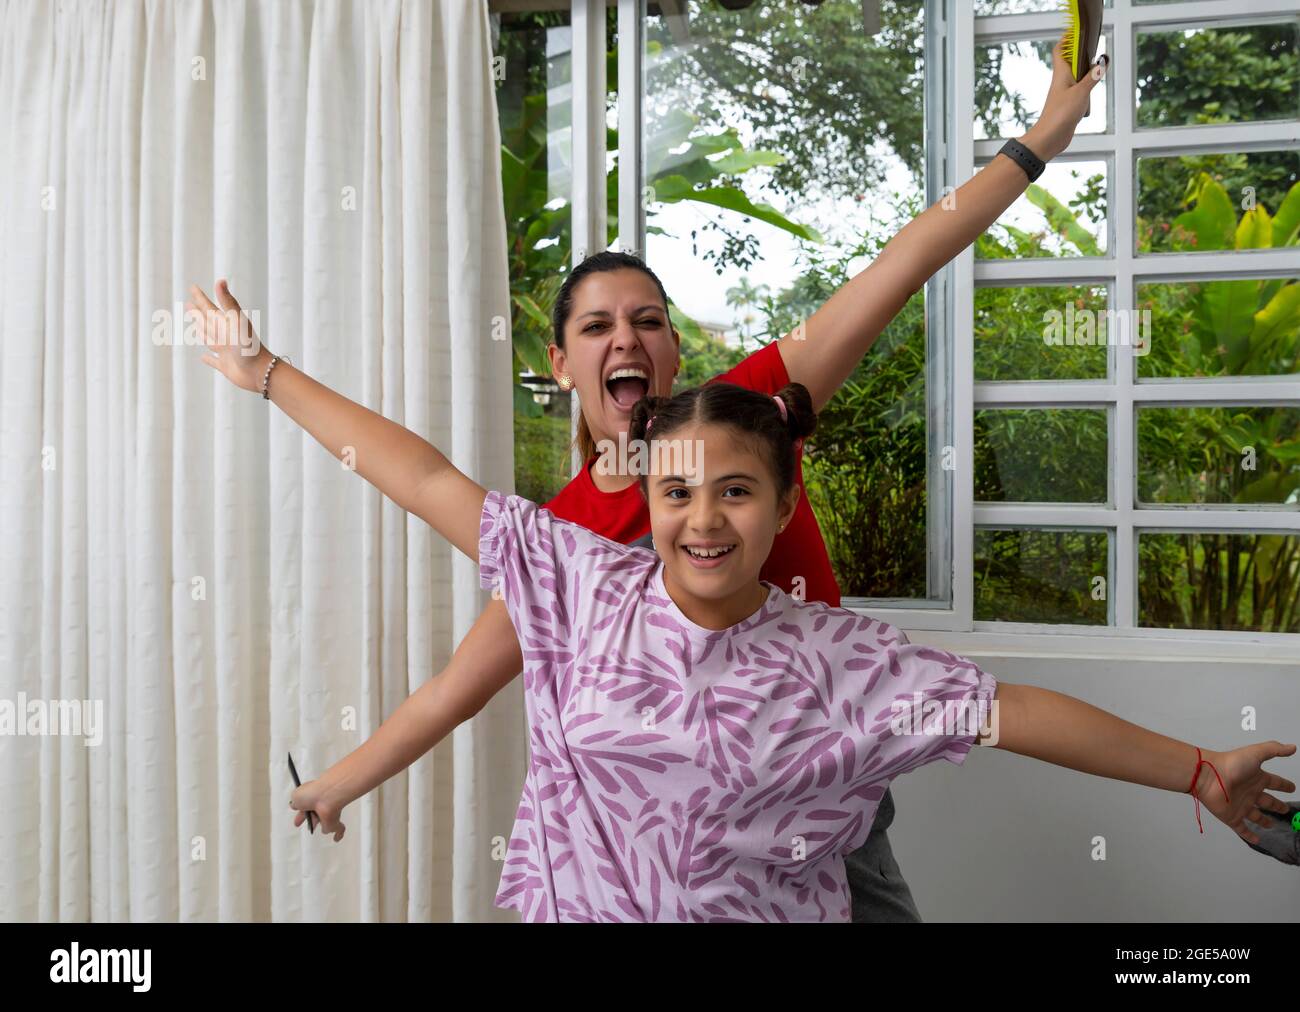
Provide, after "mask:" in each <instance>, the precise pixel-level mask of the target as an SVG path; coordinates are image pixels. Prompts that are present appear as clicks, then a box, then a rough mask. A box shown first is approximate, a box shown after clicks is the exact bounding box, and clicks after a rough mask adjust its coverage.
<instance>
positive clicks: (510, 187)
mask: <svg viewBox="0 0 1300 1012" xmlns="http://www.w3.org/2000/svg"><path fill="white" fill-rule="evenodd" d="M500 19H501V22H500V27H501V31H500V35H499V37H498V39H497V46H496V49H495V55H496V56H499V57H501V58H502V61H503V65H502V75H501V77H500V80H499V82H498V84H497V116H498V122H499V124H500V129H501V176H502V190H503V195H504V198H505V213H506V230H507V232H508V234H509V235H510V236H511V237H512V241H511V242H510V244H509V255H510V296H511V313H512V319H511V337H512V341H513V343H514V350H515V361H514V365H515V384H514V386H515V418H514V428H515V489H516V491H517V492H518V493H519V494H520V495H522V496H525V497H527V498H529V499H532V500H533V501H534V502H546V501H547V500H548V499H550V498H551V497H552V496H554V495H555V493H556V492H558V491H559V490H560V489H561V488H563V487H564V485H565V484H567V483H568V480H569V470H570V461H569V454H568V447H569V424H570V423H569V411H570V396H569V394H566V393H563V392H561V391H560V389H559V387H557V386H556V385H555V383H554V382H552V380H551V377H550V366H549V363H548V362H547V358H546V345H547V342H549V341H550V340H551V336H552V335H551V327H550V324H549V322H548V321H549V319H550V314H551V309H552V307H553V305H554V302H555V296H556V293H557V292H558V291H559V287H560V283H561V282H562V281H563V280H564V275H565V274H566V273H567V272H568V270H569V265H570V260H571V256H572V253H571V249H572V235H573V232H572V217H571V204H572V196H573V193H572V179H573V175H572V129H571V127H572V106H571V103H570V99H569V94H570V87H569V86H570V81H571V76H570V71H571V52H570V50H571V44H572V38H571V32H570V29H569V12H568V11H567V10H566V11H547V12H526V13H502V14H501V15H500Z"/></svg>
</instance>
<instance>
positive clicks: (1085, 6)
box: [1061, 0, 1102, 115]
mask: <svg viewBox="0 0 1300 1012" xmlns="http://www.w3.org/2000/svg"><path fill="white" fill-rule="evenodd" d="M1062 6H1063V7H1064V9H1065V12H1066V14H1067V15H1069V18H1070V24H1069V26H1068V27H1067V28H1066V30H1065V38H1064V39H1063V40H1062V46H1061V50H1062V52H1063V53H1064V54H1065V60H1066V62H1067V63H1068V64H1069V65H1070V72H1071V73H1073V74H1074V79H1075V80H1076V81H1082V80H1083V75H1084V74H1086V73H1088V71H1089V70H1091V69H1092V61H1093V60H1094V59H1096V58H1097V46H1098V44H1099V43H1100V41H1101V8H1102V0H1063V3H1062ZM1091 113H1092V103H1091V102H1089V103H1088V114H1089V115H1091Z"/></svg>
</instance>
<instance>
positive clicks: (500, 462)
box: [0, 0, 527, 921]
mask: <svg viewBox="0 0 1300 1012" xmlns="http://www.w3.org/2000/svg"><path fill="white" fill-rule="evenodd" d="M490 58H491V47H490V38H489V25H488V16H487V10H486V5H485V4H484V3H483V2H482V0H440V2H430V0H372V2H366V3H359V2H355V0H59V2H57V3H49V4H45V3H39V4H38V3H31V2H27V0H0V292H3V299H0V421H2V422H3V425H2V426H0V473H2V474H3V481H2V483H0V574H2V575H0V702H2V701H4V700H9V701H12V703H14V704H15V705H16V704H17V702H18V700H19V699H20V693H21V694H24V696H25V698H26V699H27V700H29V701H30V700H41V701H55V700H74V699H75V700H89V701H90V704H91V706H90V710H89V712H90V713H94V712H95V709H94V707H95V703H96V701H100V705H101V706H102V716H103V729H102V742H101V743H99V744H97V745H93V746H90V747H88V746H87V743H86V739H85V738H84V737H82V738H77V737H74V736H70V735H52V734H46V735H40V736H35V735H17V734H12V735H0V813H2V814H0V919H4V920H42V921H49V920H96V921H112V920H145V921H166V920H354V919H355V920H368V921H381V920H382V921H401V920H429V919H452V918H454V919H462V920H471V919H473V920H489V919H501V920H510V919H514V915H513V914H507V913H504V912H502V911H497V910H495V909H494V908H493V907H492V905H491V900H492V896H493V895H494V893H495V890H496V886H497V881H498V879H499V877H500V865H499V863H498V862H497V861H495V860H493V856H494V855H493V846H492V843H493V840H494V839H500V838H508V836H509V833H510V829H511V826H512V823H513V818H514V812H515V808H516V806H517V803H518V798H519V789H520V784H521V782H522V774H523V769H524V764H525V762H526V756H527V751H526V742H525V737H524V733H523V730H524V718H523V708H522V696H521V693H520V687H519V685H518V683H517V682H516V683H514V684H512V685H511V686H509V687H508V688H507V689H506V690H504V691H503V692H502V693H500V694H499V695H498V696H497V698H496V699H494V700H493V701H492V702H491V703H490V704H489V706H488V707H487V708H486V709H485V710H484V712H483V713H482V714H480V715H479V716H478V717H477V718H475V720H473V721H471V722H469V723H467V724H466V725H463V726H462V727H460V728H458V729H457V730H456V731H455V732H454V733H453V735H451V736H450V737H449V739H448V740H446V741H444V742H442V743H441V744H440V745H439V746H438V747H437V748H435V749H434V750H433V751H432V752H430V753H429V754H428V755H426V756H425V757H423V758H422V759H421V760H420V761H418V762H417V763H415V764H414V765H413V766H412V767H411V769H410V770H409V771H407V773H405V774H402V775H399V776H397V777H394V778H393V779H391V780H390V781H389V782H387V783H386V784H384V785H383V786H382V787H381V788H379V789H378V790H376V791H374V792H372V793H371V794H370V795H368V796H367V797H365V798H363V799H361V800H360V801H358V802H356V803H355V804H354V805H352V806H350V807H349V809H348V810H347V811H346V812H345V814H344V821H345V822H346V823H347V824H348V834H347V836H346V837H345V838H344V840H343V842H342V843H339V844H335V843H333V842H332V841H327V840H324V839H322V838H321V837H320V835H319V834H317V835H316V836H310V835H308V834H306V833H304V832H302V831H300V830H295V829H294V828H293V826H292V820H291V817H290V813H289V810H288V807H287V804H288V797H289V793H290V791H291V789H292V784H291V781H290V779H289V774H288V770H287V767H286V763H285V754H286V752H289V751H292V752H293V755H294V759H295V762H296V763H297V765H298V767H299V770H300V772H301V773H302V775H303V776H304V777H308V778H310V777H313V776H316V775H318V774H319V773H321V772H323V771H324V770H325V769H326V768H327V767H328V766H330V765H331V764H333V763H334V762H336V761H337V760H338V759H340V758H342V756H344V755H345V754H346V753H347V752H349V751H351V750H352V749H354V748H356V747H357V746H358V745H360V744H361V743H362V742H363V741H364V740H365V738H366V737H368V736H369V735H370V734H371V733H373V731H374V730H375V729H376V728H377V727H378V726H379V724H380V723H381V722H382V721H383V719H384V717H385V716H386V715H388V714H390V713H391V712H392V711H393V709H394V708H396V707H397V706H398V705H399V704H400V703H401V702H402V700H403V699H405V698H406V696H407V695H409V694H410V693H411V692H413V691H415V690H416V689H418V688H419V687H420V686H421V685H422V684H423V683H424V682H426V681H427V680H428V679H429V678H430V677H432V676H433V675H434V674H436V673H437V672H438V671H439V670H440V669H441V668H442V666H443V665H445V663H446V662H447V660H448V659H449V658H450V656H451V654H452V652H453V650H454V647H455V644H456V643H457V642H459V640H460V639H461V637H463V636H464V634H465V633H466V632H467V631H468V629H469V627H470V625H471V624H472V623H473V621H474V619H475V618H477V616H478V614H479V613H480V611H481V609H482V607H483V605H484V603H485V601H486V595H485V593H484V592H482V591H481V590H480V589H479V588H478V585H477V584H478V580H477V570H476V567H475V566H474V564H473V563H471V562H470V561H469V560H468V559H465V558H463V557H461V556H460V555H459V554H458V553H456V552H455V551H454V550H452V549H450V548H449V547H448V546H447V545H446V544H445V543H443V542H442V541H441V539H440V538H438V537H437V535H436V534H434V532H432V531H431V530H430V529H429V528H428V527H427V525H425V524H424V523H423V522H422V521H420V520H418V519H416V518H414V517H411V516H409V515H407V514H406V513H404V512H403V511H402V510H401V509H400V508H398V507H397V506H396V505H394V504H393V503H392V502H390V501H389V500H387V499H385V498H384V497H383V496H382V495H381V494H380V493H379V492H378V491H377V490H375V489H373V488H372V487H371V486H369V485H368V484H366V483H365V482H364V481H363V480H362V479H360V478H359V477H358V476H357V475H356V474H354V473H351V472H349V471H348V470H347V469H346V467H345V466H341V464H340V462H339V461H338V460H337V459H335V458H334V457H333V456H332V455H331V454H330V453H329V452H328V451H326V450H325V449H324V448H323V447H321V446H319V445H318V444H317V443H316V442H315V441H314V440H313V439H312V438H311V437H310V436H308V435H307V434H306V433H304V432H303V431H302V430H301V429H299V428H298V427H297V426H296V425H295V423H293V422H292V421H291V420H290V419H289V418H288V417H287V416H285V415H283V414H282V413H280V412H279V411H278V409H276V408H274V406H273V405H269V404H267V403H266V402H264V401H263V400H261V398H260V397H257V396H256V395H253V394H250V393H248V392H246V391H241V390H237V389H235V388H234V387H233V385H231V384H230V383H229V382H227V381H226V380H225V379H224V378H222V377H221V376H219V375H218V374H216V373H215V372H214V371H212V370H210V369H208V368H207V367H206V366H204V365H203V364H202V363H201V362H200V361H199V358H200V355H201V351H200V349H199V348H198V347H196V346H195V341H196V340H197V338H196V337H195V335H194V334H193V332H191V331H189V330H188V328H187V325H186V321H185V320H184V319H183V305H184V302H185V300H186V298H187V292H186V290H187V287H188V284H189V283H190V282H191V281H198V282H199V283H200V284H202V285H203V286H204V288H205V289H206V290H207V291H208V292H209V293H210V294H211V293H212V289H213V282H214V279H216V278H219V277H227V278H229V281H230V286H231V289H232V291H233V292H234V293H235V295H236V297H237V298H238V299H239V300H240V302H241V303H242V305H243V306H244V308H245V310H247V311H248V312H249V313H250V315H253V316H254V318H255V323H256V325H257V328H258V332H259V334H260V335H261V336H262V337H263V338H264V339H265V340H266V343H267V344H268V346H269V347H270V348H271V349H272V350H273V351H275V352H276V353H278V354H282V355H285V354H287V355H288V356H290V358H291V359H292V360H293V362H294V364H295V365H297V366H298V367H299V368H301V369H303V370H304V371H305V372H307V373H308V374H309V375H311V376H313V377H314V378H316V379H317V380H319V381H320V382H322V383H324V384H326V385H327V386H330V387H332V388H333V389H335V390H337V391H339V392H340V393H342V394H344V395H345V396H347V397H349V398H352V399H353V400H356V401H359V402H360V403H362V404H365V405H366V406H367V407H370V408H372V409H373V410H376V411H379V412H380V413H382V414H384V415H386V416H387V417H389V418H392V419H394V420H396V421H398V422H399V423H401V424H403V425H405V426H407V427H408V428H410V429H412V430H413V431H415V432H418V433H420V434H421V435H423V436H425V437H426V438H428V439H430V440H431V441H432V442H434V443H435V444H436V445H438V446H439V447H440V448H442V449H443V450H444V452H446V453H447V454H448V456H449V457H451V458H452V459H453V461H454V462H455V463H456V465H457V466H459V467H460V468H461V469H462V470H465V471H466V472H467V473H469V474H471V475H473V476H474V477H475V478H476V479H477V480H479V481H481V482H482V483H484V484H485V485H487V486H488V487H491V488H500V489H509V488H511V487H512V485H511V482H512V472H513V464H512V455H513V450H512V438H513V437H512V431H511V417H512V411H511V382H510V369H511V352H510V346H509V342H508V341H499V340H493V339H492V333H493V321H494V319H499V318H504V319H506V320H508V319H509V284H508V274H507V261H506V246H505V228H504V220H503V215H502V200H501V192H500V138H499V134H498V128H497V120H496V104H495V94H494V89H493V83H492V77H491V67H490ZM19 716H20V719H25V714H20V715H19Z"/></svg>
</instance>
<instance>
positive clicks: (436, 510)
mask: <svg viewBox="0 0 1300 1012" xmlns="http://www.w3.org/2000/svg"><path fill="white" fill-rule="evenodd" d="M216 295H217V299H218V301H219V302H220V303H221V305H220V308H218V307H217V306H216V305H214V304H213V303H212V301H211V300H210V299H209V298H208V296H207V294H206V293H205V292H204V291H203V289H201V288H200V287H199V286H198V285H191V286H190V297H191V299H192V301H191V302H188V303H186V309H187V310H188V311H191V312H199V313H201V315H202V317H203V322H204V327H203V334H204V342H205V344H206V345H207V347H208V351H207V353H206V354H205V355H204V356H203V362H204V363H205V364H207V365H209V366H211V367H212V368H214V369H216V370H217V371H218V372H219V373H221V374H222V375H223V376H225V377H226V378H227V379H228V380H230V381H231V382H232V383H234V384H235V385H236V386H237V387H240V388H241V389H243V390H250V391H253V392H255V393H258V394H260V393H261V392H262V381H263V379H264V377H265V376H266V370H267V367H268V366H269V365H270V363H271V358H272V355H271V352H270V351H269V350H268V349H267V348H266V346H265V345H263V344H262V343H261V341H260V339H259V338H258V337H257V334H256V333H255V332H254V331H253V328H252V324H251V322H250V321H249V319H248V317H247V315H246V314H245V313H244V312H243V310H242V309H241V308H240V306H239V303H238V302H236V301H235V297H234V296H233V295H231V294H230V289H229V288H228V287H227V286H226V283H225V282H224V281H218V282H217V286H216ZM268 387H269V394H270V399H271V401H273V402H274V403H275V405H276V407H278V408H280V410H282V411H283V412H284V413H285V414H286V415H288V416H289V417H290V418H292V419H293V420H294V421H295V422H297V423H298V424H299V425H301V426H302V427H303V428H304V429H305V430H306V431H307V432H309V433H310V434H311V436H312V438H314V439H315V440H316V442H318V443H320V444H321V446H323V447H325V449H327V450H329V452H330V453H332V454H334V456H335V457H338V458H339V459H340V460H342V461H344V462H346V463H347V464H348V465H349V466H350V467H351V468H352V469H353V470H355V471H356V472H357V473H358V474H359V475H361V477H363V478H365V479H366V481H368V482H370V484H372V485H374V486H375V488H377V489H379V491H380V492H382V493H383V494H384V495H386V496H387V497H388V498H389V499H391V500H392V501H393V502H395V503H397V505H398V506H401V507H402V509H404V510H406V511H408V512H410V513H412V514H414V515H415V516H418V517H419V518H420V519H421V520H423V521H424V522H425V523H427V524H428V525H429V526H430V527H432V528H433V529H434V530H436V531H437V532H438V533H439V534H441V535H442V536H443V537H444V538H446V539H447V540H448V541H450V542H451V543H452V544H453V545H455V546H456V547H457V548H459V549H460V550H461V551H462V552H464V553H465V554H466V555H468V556H469V557H470V558H471V559H473V560H474V561H476V562H477V561H478V536H479V520H480V518H481V515H482V512H483V499H484V497H485V496H486V495H487V491H486V490H485V489H484V488H483V487H482V486H481V485H479V484H478V483H477V482H476V481H474V480H473V479H471V478H469V477H468V476H466V475H465V474H463V473H462V472H461V471H459V470H458V469H457V468H456V467H455V466H453V465H452V463H451V461H449V460H448V459H447V458H446V457H445V456H443V454H442V453H441V451H439V450H438V448H437V447H436V446H434V445H433V444H432V443H430V442H429V441H428V440H427V439H423V438H421V437H420V436H417V435H416V434H415V433H414V432H411V431H410V430H409V429H404V428H402V426H400V425H398V424H397V423H396V422H393V421H390V420H389V419H387V418H385V417H384V416H383V415H381V414H378V413H376V412H374V411H371V410H370V409H369V408H366V407H363V406H362V405H360V404H357V403H356V402H355V401H351V400H348V398H346V397H344V396H343V395H342V394H339V393H336V392H335V391H333V390H331V389H330V388H329V387H327V386H325V385H324V384H321V383H317V382H316V381H315V380H314V379H312V378H311V377H310V376H308V375H307V374H306V373H304V372H302V371H300V370H298V369H295V368H294V367H293V366H292V365H290V364H289V363H288V362H285V361H283V360H281V361H280V362H279V363H278V364H277V365H276V367H275V368H274V369H273V370H272V372H271V378H270V382H269V384H268Z"/></svg>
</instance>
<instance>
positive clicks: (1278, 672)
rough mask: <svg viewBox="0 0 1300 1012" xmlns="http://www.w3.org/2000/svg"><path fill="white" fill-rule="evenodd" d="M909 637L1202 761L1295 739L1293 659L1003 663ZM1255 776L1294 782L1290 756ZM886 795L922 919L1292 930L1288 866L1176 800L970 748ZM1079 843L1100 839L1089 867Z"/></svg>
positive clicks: (1297, 766) (1298, 777)
mask: <svg viewBox="0 0 1300 1012" xmlns="http://www.w3.org/2000/svg"><path fill="white" fill-rule="evenodd" d="M910 635H911V638H912V639H913V641H914V642H934V643H935V644H936V645H942V646H944V647H945V648H947V649H952V650H956V651H957V652H959V653H963V654H964V655H965V656H968V657H970V658H971V659H972V660H974V661H975V662H976V663H977V664H979V665H980V666H981V667H984V668H985V669H986V670H988V671H989V672H990V673H992V674H993V675H995V676H997V677H999V678H1002V679H1004V680H1005V681H1008V682H1023V683H1025V684H1031V685H1038V686H1042V687H1043V688H1048V689H1055V690H1056V691H1058V692H1065V693H1068V694H1070V695H1072V696H1077V697H1079V698H1080V699H1083V700H1086V701H1087V702H1089V703H1092V704H1094V705H1095V706H1100V707H1102V708H1103V709H1106V710H1109V711H1111V712H1112V713H1116V714H1118V715H1119V716H1121V717H1124V718H1125V719H1126V720H1131V721H1133V722H1134V723H1137V724H1141V725H1143V726H1145V727H1149V728H1151V729H1152V730H1155V731H1159V732H1160V733H1162V734H1167V735H1169V736H1171V737H1174V738H1179V739H1182V740H1184V741H1189V742H1192V743H1193V744H1196V745H1200V746H1201V747H1203V748H1205V747H1208V748H1214V749H1219V750H1225V749H1229V748H1234V747H1237V746H1238V745H1243V744H1247V743H1249V742H1251V741H1263V740H1267V739H1270V738H1275V739H1277V740H1279V741H1282V742H1297V741H1298V740H1300V660H1296V659H1294V658H1291V659H1276V657H1275V659H1273V660H1271V661H1267V662H1250V661H1244V660H1242V659H1241V658H1240V656H1238V658H1236V659H1220V660H1204V659H1191V658H1167V659H1164V660H1143V661H1133V660H1126V659H1113V658H1112V659H1077V658H1076V659H1071V658H1063V657H1061V656H1060V655H1059V654H1057V655H1055V656H1023V655H1017V656H1007V655H1005V654H1002V655H991V654H979V653H976V652H974V651H972V650H969V649H965V650H963V649H959V646H960V644H958V643H954V642H953V641H952V639H951V638H950V637H944V636H942V635H940V634H925V633H912V634H910ZM1225 652H1226V651H1225ZM1244 652H1245V651H1244V650H1242V651H1238V653H1239V655H1240V654H1241V653H1244ZM1244 706H1253V707H1255V708H1256V712H1257V728H1258V730H1257V731H1255V732H1245V731H1242V730H1241V720H1242V718H1241V711H1242V707H1244ZM1269 768H1271V769H1273V771H1274V772H1277V773H1279V774H1281V775H1282V776H1285V777H1286V778H1287V779H1289V780H1291V781H1293V782H1296V783H1297V784H1300V753H1298V754H1297V755H1295V756H1292V757H1290V758H1288V759H1281V760H1273V762H1272V763H1271V764H1270V767H1269ZM1191 772H1192V769H1191V766H1190V765H1189V767H1188V771H1187V773H1188V778H1189V779H1190V777H1191ZM894 798H895V801H896V804H897V808H898V815H897V818H896V819H895V820H894V824H893V826H892V827H891V829H890V830H889V836H890V839H891V841H892V844H893V848H894V854H895V856H896V857H897V858H898V862H899V865H900V866H901V867H902V870H903V873H904V875H905V876H906V878H907V881H908V884H909V885H910V886H911V889H912V893H913V896H914V897H915V898H916V903H917V906H918V907H919V909H920V911H921V915H922V917H923V918H925V919H926V920H927V921H1013V920H1029V921H1105V920H1117V921H1148V920H1150V921H1296V920H1300V867H1297V866H1288V865H1283V864H1281V863H1280V862H1278V861H1275V860H1273V859H1272V858H1270V857H1267V856H1265V855H1263V854H1259V853H1256V852H1255V851H1253V850H1251V849H1250V848H1249V846H1247V844H1246V843H1245V841H1243V840H1242V839H1241V838H1240V837H1238V836H1237V835H1236V834H1235V833H1233V832H1232V831H1231V830H1229V829H1228V828H1227V827H1226V826H1224V825H1223V824H1222V823H1220V822H1219V821H1218V820H1216V819H1215V818H1214V817H1213V816H1211V815H1209V814H1208V813H1207V812H1206V811H1205V809H1204V806H1202V809H1201V821H1202V823H1203V824H1204V826H1205V835H1204V836H1202V835H1200V834H1199V833H1198V832H1197V828H1196V817H1195V815H1194V812H1193V802H1192V798H1191V796H1190V795H1186V794H1184V795H1178V794H1174V793H1172V792H1164V791H1155V790H1152V789H1150V788H1146V787H1141V786H1138V785H1136V784H1127V783H1119V782H1116V781H1112V780H1103V779H1101V778H1098V777H1092V776H1088V775H1086V774H1082V773H1077V772H1075V771H1073V770H1066V769H1062V768H1060V767H1057V766H1052V765H1049V764H1047V763H1043V762H1039V761H1038V760H1035V759H1027V758H1024V757H1022V756H1018V755H1014V754H1012V753H1008V752H1005V751H1003V750H1001V749H992V748H976V749H973V750H972V751H971V754H970V755H969V756H968V757H967V759H966V762H965V764H964V765H962V766H954V765H952V764H951V763H947V762H938V763H932V764H930V765H929V766H926V767H924V768H922V769H921V770H918V771H917V772H915V773H912V774H910V775H908V776H906V777H903V778H901V779H900V780H898V781H897V782H896V783H895V785H894ZM1094 836H1104V837H1105V838H1106V860H1105V861H1094V860H1093V859H1092V856H1091V851H1092V839H1093V837H1094Z"/></svg>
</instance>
